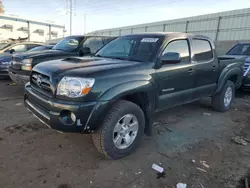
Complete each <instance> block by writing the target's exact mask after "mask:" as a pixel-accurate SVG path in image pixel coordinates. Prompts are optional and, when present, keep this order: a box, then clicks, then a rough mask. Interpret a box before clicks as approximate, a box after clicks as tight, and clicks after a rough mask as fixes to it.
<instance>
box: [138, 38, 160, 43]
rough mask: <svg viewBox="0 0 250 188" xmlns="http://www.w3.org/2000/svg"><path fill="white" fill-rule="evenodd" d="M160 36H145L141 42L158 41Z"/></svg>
mask: <svg viewBox="0 0 250 188" xmlns="http://www.w3.org/2000/svg"><path fill="white" fill-rule="evenodd" d="M157 40H158V38H143V39H142V40H141V42H156V41H157Z"/></svg>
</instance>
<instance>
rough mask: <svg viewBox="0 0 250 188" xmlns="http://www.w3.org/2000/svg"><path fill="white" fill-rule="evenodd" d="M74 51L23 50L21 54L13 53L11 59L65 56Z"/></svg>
mask: <svg viewBox="0 0 250 188" xmlns="http://www.w3.org/2000/svg"><path fill="white" fill-rule="evenodd" d="M75 53H76V52H66V51H62V50H43V51H33V52H25V53H21V54H15V55H13V59H15V60H16V61H21V60H23V59H27V58H42V57H48V56H49V57H61V56H67V55H71V54H75Z"/></svg>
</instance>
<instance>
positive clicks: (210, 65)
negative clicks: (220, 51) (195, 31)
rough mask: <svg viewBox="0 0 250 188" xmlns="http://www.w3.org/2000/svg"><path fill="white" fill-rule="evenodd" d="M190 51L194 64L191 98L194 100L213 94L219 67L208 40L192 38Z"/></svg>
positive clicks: (212, 47)
mask: <svg viewBox="0 0 250 188" xmlns="http://www.w3.org/2000/svg"><path fill="white" fill-rule="evenodd" d="M192 52H193V63H194V64H195V74H194V75H195V82H194V84H195V85H194V93H193V99H194V100H196V99H199V98H202V97H207V96H211V95H212V94H213V92H214V91H215V89H216V82H217V79H218V71H219V67H218V61H217V58H216V57H215V53H214V46H213V44H212V43H211V42H210V41H209V40H206V39H199V38H194V39H193V40H192Z"/></svg>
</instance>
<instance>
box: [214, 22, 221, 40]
mask: <svg viewBox="0 0 250 188" xmlns="http://www.w3.org/2000/svg"><path fill="white" fill-rule="evenodd" d="M220 20H221V17H219V18H218V24H217V29H216V35H215V41H217V40H218V35H219V32H220Z"/></svg>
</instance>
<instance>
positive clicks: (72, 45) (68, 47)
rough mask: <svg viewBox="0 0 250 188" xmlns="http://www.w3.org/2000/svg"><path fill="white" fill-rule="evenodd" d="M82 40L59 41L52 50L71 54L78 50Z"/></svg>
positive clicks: (74, 38) (68, 38) (76, 38)
mask: <svg viewBox="0 0 250 188" xmlns="http://www.w3.org/2000/svg"><path fill="white" fill-rule="evenodd" d="M82 40H83V37H67V38H65V39H63V40H61V41H60V42H59V43H57V44H56V45H55V46H54V47H53V50H62V51H67V52H73V51H75V50H76V49H77V48H78V46H79V44H80V43H81V41H82Z"/></svg>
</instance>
